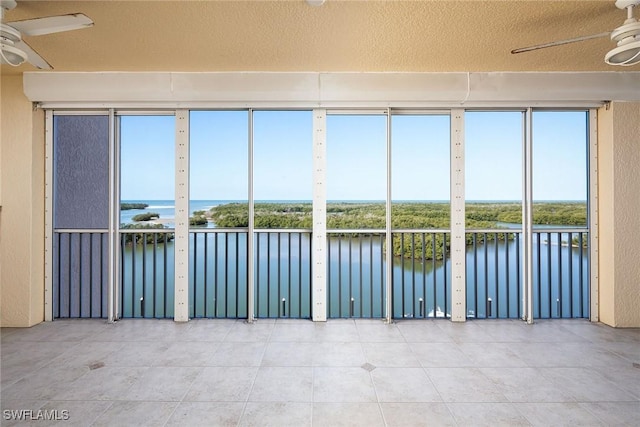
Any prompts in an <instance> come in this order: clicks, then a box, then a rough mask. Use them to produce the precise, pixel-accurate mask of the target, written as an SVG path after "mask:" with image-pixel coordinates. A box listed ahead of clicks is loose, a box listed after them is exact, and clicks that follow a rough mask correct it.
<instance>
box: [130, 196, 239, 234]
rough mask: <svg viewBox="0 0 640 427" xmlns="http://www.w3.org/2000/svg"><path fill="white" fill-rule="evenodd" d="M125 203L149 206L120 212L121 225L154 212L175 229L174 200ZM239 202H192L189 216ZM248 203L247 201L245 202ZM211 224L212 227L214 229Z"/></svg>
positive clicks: (169, 226)
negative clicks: (142, 214)
mask: <svg viewBox="0 0 640 427" xmlns="http://www.w3.org/2000/svg"><path fill="white" fill-rule="evenodd" d="M122 202H123V203H146V204H148V205H149V206H148V207H147V208H146V209H131V210H126V211H120V223H121V224H130V223H132V222H133V220H132V218H133V217H134V216H135V215H138V214H141V213H145V212H153V213H157V214H159V215H160V220H161V221H162V223H163V224H164V225H165V226H166V227H167V228H173V227H175V217H176V206H175V201H173V200H123V201H122ZM236 202H239V201H237V200H191V201H190V202H189V216H191V215H193V212H195V211H207V210H209V209H211V208H212V207H214V206H219V205H222V204H226V203H236ZM245 203H246V201H245ZM213 226H214V225H213V224H210V227H213Z"/></svg>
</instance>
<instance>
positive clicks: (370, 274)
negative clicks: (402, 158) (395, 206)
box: [326, 112, 388, 318]
mask: <svg viewBox="0 0 640 427" xmlns="http://www.w3.org/2000/svg"><path fill="white" fill-rule="evenodd" d="M387 117H388V116H387V114H386V113H379V112H372V113H371V114H365V113H363V114H328V115H327V123H326V128H327V184H326V189H327V231H328V233H327V234H328V241H327V260H328V267H327V300H328V313H327V315H328V317H378V318H380V317H383V316H385V315H386V313H385V312H384V303H385V298H386V295H385V286H386V279H385V276H386V268H387V265H386V261H385V245H386V243H385V227H386V199H387V160H386V159H387Z"/></svg>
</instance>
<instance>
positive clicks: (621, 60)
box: [511, 0, 640, 66]
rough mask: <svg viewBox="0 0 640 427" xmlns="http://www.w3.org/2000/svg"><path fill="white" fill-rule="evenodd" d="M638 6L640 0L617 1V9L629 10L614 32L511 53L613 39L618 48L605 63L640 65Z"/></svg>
mask: <svg viewBox="0 0 640 427" xmlns="http://www.w3.org/2000/svg"><path fill="white" fill-rule="evenodd" d="M636 6H640V0H616V7H617V8H618V9H626V10H627V19H626V20H625V21H624V23H623V24H622V25H621V26H619V27H618V28H616V29H615V30H613V31H610V32H609V31H608V32H605V33H600V34H592V35H589V36H582V37H576V38H573V39H567V40H559V41H555V42H550V43H544V44H539V45H535V46H529V47H522V48H519V49H514V50H512V51H511V53H514V54H515V53H523V52H530V51H532V50H538V49H544V48H547V47H554V46H561V45H564V44H569V43H576V42H581V41H585V40H591V39H597V38H600V37H611V41H614V42H616V43H617V46H616V47H615V48H613V49H611V50H610V51H609V52H607V54H606V55H605V56H604V62H606V63H607V64H609V65H623V66H629V65H636V64H640V22H638V20H637V19H636V18H634V16H633V12H634V10H633V9H634V7H636Z"/></svg>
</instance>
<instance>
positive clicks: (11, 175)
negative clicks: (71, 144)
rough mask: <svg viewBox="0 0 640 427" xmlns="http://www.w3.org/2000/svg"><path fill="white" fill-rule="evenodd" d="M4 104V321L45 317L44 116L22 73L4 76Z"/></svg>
mask: <svg viewBox="0 0 640 427" xmlns="http://www.w3.org/2000/svg"><path fill="white" fill-rule="evenodd" d="M0 90H1V105H2V107H1V109H0V120H1V121H0V125H1V128H0V151H1V153H2V154H1V155H0V187H1V188H0V194H1V203H2V209H1V210H0V264H1V265H0V310H1V311H0V323H1V325H2V326H31V325H34V324H36V323H39V322H41V321H42V320H43V319H44V279H43V278H44V267H43V260H44V149H45V147H44V115H43V113H42V112H41V111H38V112H34V111H33V110H32V106H31V102H29V100H27V98H26V97H25V96H24V94H23V88H22V76H2V82H1V86H0Z"/></svg>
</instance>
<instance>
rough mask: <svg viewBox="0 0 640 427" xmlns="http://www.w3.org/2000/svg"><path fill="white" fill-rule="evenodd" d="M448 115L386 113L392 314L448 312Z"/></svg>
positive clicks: (442, 314)
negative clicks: (388, 117)
mask: <svg viewBox="0 0 640 427" xmlns="http://www.w3.org/2000/svg"><path fill="white" fill-rule="evenodd" d="M450 125H451V124H450V117H449V115H448V114H416V113H411V112H399V113H396V114H393V115H392V116H391V135H390V136H391V141H390V143H391V224H392V228H393V230H394V231H393V245H392V249H391V250H392V251H393V276H392V277H393V317H394V318H424V317H448V316H450V315H451V286H450V283H451V265H450V262H449V261H450V255H449V243H450V237H449V235H450V234H449V231H448V230H449V227H450V203H449V198H450V188H449V187H450V185H449V182H450V170H449V163H450V147H449V146H450V140H451V137H450Z"/></svg>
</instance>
